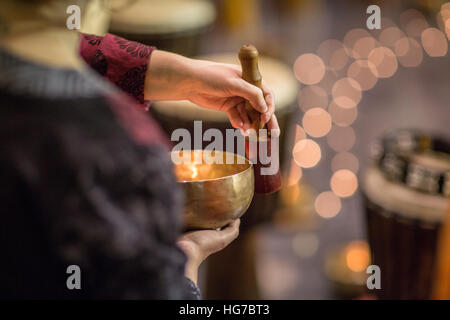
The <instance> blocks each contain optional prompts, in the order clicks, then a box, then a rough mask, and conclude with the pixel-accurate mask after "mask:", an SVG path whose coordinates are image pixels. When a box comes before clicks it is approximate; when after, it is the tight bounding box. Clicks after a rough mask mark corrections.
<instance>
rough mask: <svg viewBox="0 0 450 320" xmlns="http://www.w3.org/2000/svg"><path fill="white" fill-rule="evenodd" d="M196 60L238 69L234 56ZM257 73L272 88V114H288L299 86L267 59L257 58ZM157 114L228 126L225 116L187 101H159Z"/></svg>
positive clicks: (282, 66)
mask: <svg viewBox="0 0 450 320" xmlns="http://www.w3.org/2000/svg"><path fill="white" fill-rule="evenodd" d="M196 58H197V59H202V60H209V61H215V62H222V63H231V64H236V65H238V66H240V63H239V59H238V56H237V53H228V54H227V53H225V54H215V55H207V56H199V57H196ZM259 69H260V71H261V75H262V77H263V79H264V81H265V82H266V83H267V84H268V85H269V86H270V87H271V88H272V90H273V92H274V95H275V113H276V114H277V116H279V115H281V114H283V113H284V112H288V111H289V110H290V108H292V106H293V104H294V102H295V101H296V98H297V94H298V83H297V81H296V80H295V77H294V75H293V72H292V70H291V68H289V66H287V65H285V64H283V63H281V62H279V61H277V60H275V59H272V58H268V57H260V58H259ZM152 109H154V110H155V111H157V112H158V113H162V114H165V115H167V116H170V117H173V118H182V119H184V120H204V121H217V122H228V117H227V115H226V113H224V112H220V111H216V110H210V109H205V108H200V107H199V106H197V105H195V104H194V103H192V102H189V101H158V102H155V103H154V104H153V105H152Z"/></svg>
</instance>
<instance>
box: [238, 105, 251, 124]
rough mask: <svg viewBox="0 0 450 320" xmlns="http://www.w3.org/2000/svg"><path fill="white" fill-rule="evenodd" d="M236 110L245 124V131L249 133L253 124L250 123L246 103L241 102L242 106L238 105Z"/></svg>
mask: <svg viewBox="0 0 450 320" xmlns="http://www.w3.org/2000/svg"><path fill="white" fill-rule="evenodd" d="M236 108H237V110H238V112H239V115H240V116H241V120H242V121H243V122H244V126H243V127H242V129H243V130H244V131H247V130H248V129H250V127H251V125H252V123H251V122H250V119H249V117H248V114H247V110H246V109H245V102H241V103H240V104H238V105H237V107H236Z"/></svg>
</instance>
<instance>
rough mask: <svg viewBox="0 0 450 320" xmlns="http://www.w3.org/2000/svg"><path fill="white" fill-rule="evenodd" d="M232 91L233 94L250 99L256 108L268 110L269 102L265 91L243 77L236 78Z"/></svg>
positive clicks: (262, 110) (262, 111)
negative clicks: (265, 96)
mask: <svg viewBox="0 0 450 320" xmlns="http://www.w3.org/2000/svg"><path fill="white" fill-rule="evenodd" d="M231 91H232V92H231V93H232V94H234V95H237V96H240V97H242V98H244V99H246V100H248V101H249V102H250V104H251V105H252V107H253V108H255V110H257V111H259V112H261V113H265V112H267V110H268V107H267V103H266V100H265V99H264V95H263V91H262V90H261V89H260V88H258V87H256V86H254V85H252V84H250V83H248V82H246V81H245V80H243V79H235V80H234V81H233V87H232V88H231Z"/></svg>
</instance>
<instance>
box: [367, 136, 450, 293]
mask: <svg viewBox="0 0 450 320" xmlns="http://www.w3.org/2000/svg"><path fill="white" fill-rule="evenodd" d="M373 149H374V159H375V161H374V164H373V165H372V166H371V167H369V169H368V170H367V171H366V174H365V181H364V195H365V204H366V212H367V222H368V235H369V243H370V246H371V251H372V263H373V264H375V265H378V266H379V267H380V269H381V290H376V292H375V293H377V294H378V296H379V297H380V298H381V299H429V298H431V297H432V290H433V283H434V282H435V280H436V279H435V276H436V261H437V248H438V241H439V232H440V229H441V227H442V224H443V221H444V220H445V215H446V212H447V211H448V206H449V200H448V197H449V195H450V143H449V142H448V141H445V140H443V139H441V138H431V137H430V136H429V135H425V134H421V133H418V132H412V131H402V132H397V133H394V134H391V135H389V136H387V137H386V138H384V139H383V140H382V141H381V142H380V143H376V144H375V146H374V148H373Z"/></svg>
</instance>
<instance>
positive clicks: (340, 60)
mask: <svg viewBox="0 0 450 320" xmlns="http://www.w3.org/2000/svg"><path fill="white" fill-rule="evenodd" d="M317 54H318V55H319V56H320V57H321V58H322V60H323V62H324V63H325V65H326V67H327V68H328V69H331V70H334V71H339V70H342V69H343V68H344V67H345V66H346V65H347V63H348V61H349V56H348V54H347V52H346V50H345V48H344V45H343V44H342V42H340V41H339V40H333V39H330V40H325V41H324V42H322V43H321V44H320V46H319V48H318V49H317Z"/></svg>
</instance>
